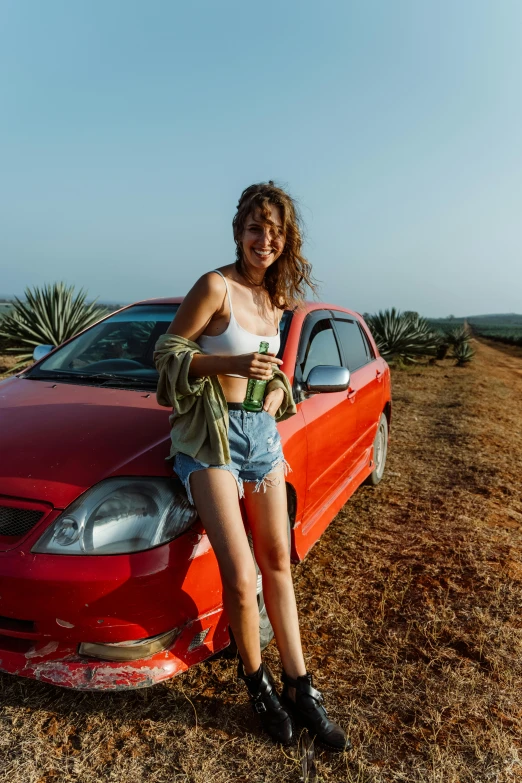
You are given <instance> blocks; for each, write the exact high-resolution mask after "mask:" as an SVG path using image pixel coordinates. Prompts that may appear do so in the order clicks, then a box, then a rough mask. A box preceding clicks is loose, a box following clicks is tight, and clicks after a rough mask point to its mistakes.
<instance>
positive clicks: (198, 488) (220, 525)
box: [190, 468, 261, 674]
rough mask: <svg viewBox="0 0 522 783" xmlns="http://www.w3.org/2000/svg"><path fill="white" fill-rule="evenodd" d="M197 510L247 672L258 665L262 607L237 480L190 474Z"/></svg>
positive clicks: (220, 473)
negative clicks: (214, 561)
mask: <svg viewBox="0 0 522 783" xmlns="http://www.w3.org/2000/svg"><path fill="white" fill-rule="evenodd" d="M190 488H191V491H192V497H193V499H194V503H195V505H196V508H197V511H198V514H199V516H200V519H201V521H202V523H203V526H204V528H205V531H206V533H207V535H208V537H209V540H210V543H211V544H212V548H213V550H214V552H215V554H216V558H217V561H218V564H219V570H220V573H221V581H222V583H223V603H224V605H225V609H226V612H227V615H228V619H229V622H230V626H231V628H232V631H233V633H234V639H235V641H236V644H237V647H238V650H239V654H240V656H241V659H242V661H243V666H244V669H245V672H246V673H247V674H251V673H252V672H255V671H257V670H258V669H259V666H260V665H261V653H260V649H259V611H258V608H257V596H256V584H257V578H256V571H255V565H254V561H253V559H252V554H251V552H250V547H249V545H248V539H247V535H246V532H245V527H244V524H243V519H242V517H241V511H240V508H239V497H238V491H237V484H236V480H235V478H234V476H233V475H232V474H231V473H229V472H228V471H227V470H219V469H216V468H214V469H213V468H208V469H206V470H197V471H194V472H193V473H191V474H190Z"/></svg>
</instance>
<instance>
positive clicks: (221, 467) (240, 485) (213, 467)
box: [178, 462, 245, 507]
mask: <svg viewBox="0 0 522 783" xmlns="http://www.w3.org/2000/svg"><path fill="white" fill-rule="evenodd" d="M209 468H210V469H211V470H226V471H228V473H231V474H232V475H233V476H234V478H235V480H236V484H237V492H238V495H239V499H240V500H241V498H244V497H245V488H244V487H243V479H242V478H240V477H239V476H236V474H235V473H234V471H233V470H230V468H229V467H228V466H227V465H207V464H206V463H204V462H202V463H201V467H199V466H198V467H197V468H196V467H195V468H194V469H193V470H191V471H190V473H189V474H188V475H187V477H186V478H184V479H181V478H180V477H179V476H178V478H180V481H181V483H182V484H183V486H184V487H185V492H186V493H187V500H188V502H189V503H190V505H191V506H194V507H195V506H196V504H195V503H194V498H193V497H192V491H191V489H190V477H191V476H192V474H193V473H197V471H198V470H207V469H209Z"/></svg>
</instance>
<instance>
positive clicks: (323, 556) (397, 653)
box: [0, 343, 522, 783]
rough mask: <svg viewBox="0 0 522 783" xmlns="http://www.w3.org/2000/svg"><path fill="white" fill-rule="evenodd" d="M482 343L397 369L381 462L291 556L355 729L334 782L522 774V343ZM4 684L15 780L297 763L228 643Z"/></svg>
mask: <svg viewBox="0 0 522 783" xmlns="http://www.w3.org/2000/svg"><path fill="white" fill-rule="evenodd" d="M476 347H477V356H476V360H475V361H474V362H473V364H472V365H471V366H469V367H467V368H463V369H460V368H455V367H454V366H452V363H450V362H440V363H439V364H438V365H436V366H430V367H425V368H421V369H415V370H413V371H408V372H406V371H403V372H396V373H394V379H393V380H394V399H395V408H394V418H393V426H392V442H391V445H390V454H389V462H388V468H387V473H386V476H385V479H384V481H383V482H382V483H381V484H380V485H379V487H378V488H377V489H375V490H372V489H371V488H369V487H363V488H361V489H359V490H358V492H357V493H356V494H355V496H354V497H353V498H352V499H351V500H350V502H349V503H348V504H347V505H346V506H345V508H344V509H343V511H342V512H341V513H340V514H339V515H338V516H337V518H336V520H335V521H334V522H333V523H332V525H331V526H330V527H329V529H328V530H327V531H326V533H325V535H324V536H323V538H322V539H321V541H320V542H319V543H318V544H317V545H316V547H315V548H314V549H313V550H312V552H311V553H310V555H309V556H308V558H307V560H306V561H305V562H304V563H302V564H300V565H299V566H297V567H296V569H295V584H296V591H297V597H298V603H299V609H300V614H301V618H302V629H303V641H304V646H305V653H306V658H307V663H308V665H309V669H310V670H311V671H313V672H314V673H315V677H316V683H317V685H318V686H319V687H320V688H321V689H322V690H323V692H324V694H325V697H326V702H327V705H328V707H329V710H330V713H331V714H332V716H334V717H335V718H336V719H338V720H339V721H340V722H342V723H343V724H344V725H346V726H348V727H349V729H350V734H351V736H352V739H353V742H354V750H353V751H351V752H350V753H349V754H344V755H341V756H336V755H333V754H329V753H318V754H317V767H318V773H319V779H320V780H321V781H324V783H327V782H328V783H333V782H334V781H335V783H337V782H339V783H381V781H382V782H383V783H384V782H385V781H386V782H388V781H390V783H392V782H393V783H395V782H397V783H399V782H401V783H414V782H415V783H489V781H491V782H492V783H493V782H495V783H508V782H511V781H517V780H522V763H521V755H522V749H521V746H522V662H521V661H522V655H521V652H522V650H521V641H522V630H521V628H522V620H521V616H520V610H521V606H522V535H521V531H522V496H521V491H520V476H521V473H522V437H521V436H522V423H521V418H520V414H519V410H520V396H521V391H522V350H520V349H518V350H517V349H512V348H510V349H507V347H506V346H502V350H501V351H499V350H498V349H497V348H496V347H492V346H490V345H488V344H486V343H481V344H478V345H477V346H476ZM266 658H267V660H268V662H269V663H270V664H271V666H272V668H273V670H274V671H278V660H277V653H276V650H275V649H274V646H273V644H272V645H271V646H270V647H269V649H268V651H267V655H266ZM0 684H1V693H2V695H1V701H0V758H1V757H2V755H3V758H2V763H1V765H0V781H2V782H3V781H10V783H14V782H15V781H16V783H18V781H21V782H22V781H23V783H56V782H57V781H59V782H60V783H61V781H64V783H65V781H81V783H102V782H103V783H105V782H106V781H107V783H108V782H109V781H114V782H117V783H123V781H125V783H127V781H133V783H140V781H150V782H151V783H167V781H168V783H177V782H178V781H179V782H180V783H181V781H183V783H203V782H205V783H232V782H234V783H275V781H277V782H278V783H279V782H280V781H285V782H286V781H288V783H292V782H293V781H296V782H297V781H298V780H299V776H300V767H299V766H298V764H297V761H296V759H295V757H292V754H290V753H288V751H286V752H283V750H282V749H280V748H277V747H274V746H272V745H271V744H270V743H269V742H268V741H267V740H265V739H264V737H263V736H262V735H261V734H260V733H259V731H258V730H257V728H256V723H255V721H254V718H253V716H251V713H250V709H249V706H248V703H247V699H246V697H245V693H244V691H243V688H242V687H241V685H240V684H239V683H237V682H236V679H235V665H234V662H233V661H230V660H227V659H224V658H222V659H217V660H214V661H210V662H206V663H205V664H202V665H200V666H199V667H196V668H194V669H193V670H191V671H189V672H188V673H187V674H185V675H183V676H181V677H178V678H175V679H174V680H171V681H169V682H167V683H165V684H162V685H158V686H155V687H154V688H152V689H149V690H144V691H136V692H131V693H119V694H113V693H107V694H106V695H101V694H86V693H74V692H71V691H66V690H60V689H57V688H53V687H51V686H48V685H45V684H42V683H38V682H32V681H26V680H22V679H18V678H16V677H10V676H7V675H0Z"/></svg>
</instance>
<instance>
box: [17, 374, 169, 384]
mask: <svg viewBox="0 0 522 783" xmlns="http://www.w3.org/2000/svg"><path fill="white" fill-rule="evenodd" d="M26 378H34V379H38V380H42V381H43V380H45V381H60V380H64V381H91V382H92V383H100V382H101V383H103V384H112V385H117V386H120V385H124V386H129V385H132V386H151V385H156V384H157V378H136V377H135V376H132V375H118V374H116V373H112V372H97V373H82V372H67V371H66V370H55V371H53V372H51V371H48V372H45V374H44V372H43V371H41V374H40V373H38V374H35V375H27V376H26Z"/></svg>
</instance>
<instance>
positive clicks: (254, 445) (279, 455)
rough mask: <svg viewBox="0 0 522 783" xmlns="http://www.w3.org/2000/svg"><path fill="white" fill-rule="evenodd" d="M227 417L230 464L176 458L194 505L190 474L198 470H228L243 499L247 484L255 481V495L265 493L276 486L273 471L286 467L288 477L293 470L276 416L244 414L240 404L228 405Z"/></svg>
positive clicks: (179, 473) (263, 413)
mask: <svg viewBox="0 0 522 783" xmlns="http://www.w3.org/2000/svg"><path fill="white" fill-rule="evenodd" d="M228 416H229V428H228V442H229V444H230V459H231V461H230V463H229V464H228V465H209V464H207V463H206V462H199V461H198V460H197V459H194V458H193V457H189V456H188V455H187V454H182V453H181V452H178V453H177V454H176V456H175V458H174V470H175V472H176V473H177V475H178V476H179V478H180V480H181V481H182V482H183V485H184V487H185V489H186V491H187V496H188V499H189V502H190V503H192V505H194V500H193V498H192V492H191V491H190V475H191V473H193V472H194V471H195V470H204V469H206V468H219V469H220V470H228V471H229V473H232V475H233V476H234V478H235V479H236V482H237V488H238V492H239V497H240V498H242V497H243V496H244V489H243V482H244V481H248V482H255V485H256V486H255V487H254V492H259V490H260V489H262V490H263V492H266V488H267V486H271V485H273V482H274V480H273V479H270V478H267V477H268V475H269V474H270V473H271V472H272V471H273V470H275V469H276V468H277V467H279V466H280V465H283V467H284V472H285V475H286V473H287V472H288V471H289V470H290V466H289V465H288V463H287V462H286V460H285V458H284V457H283V449H282V447H281V438H280V437H279V433H278V431H277V427H276V423H275V419H274V418H273V416H270V414H269V413H267V412H266V411H260V412H259V413H251V412H250V411H245V410H243V408H242V407H241V403H229V407H228ZM275 481H278V479H275Z"/></svg>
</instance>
